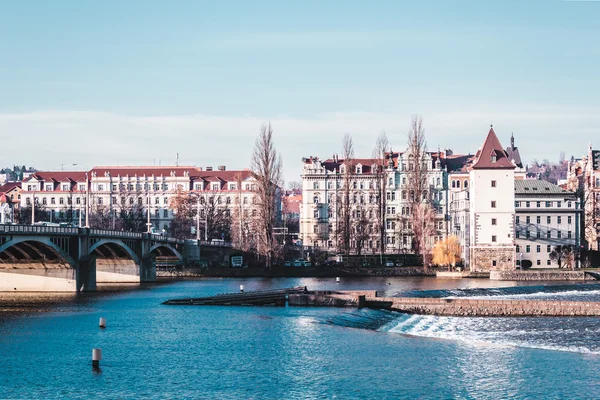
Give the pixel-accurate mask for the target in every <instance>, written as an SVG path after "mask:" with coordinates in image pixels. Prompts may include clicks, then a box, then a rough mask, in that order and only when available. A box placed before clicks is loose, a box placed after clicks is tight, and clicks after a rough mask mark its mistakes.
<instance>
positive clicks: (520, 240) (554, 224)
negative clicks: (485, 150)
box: [514, 179, 582, 268]
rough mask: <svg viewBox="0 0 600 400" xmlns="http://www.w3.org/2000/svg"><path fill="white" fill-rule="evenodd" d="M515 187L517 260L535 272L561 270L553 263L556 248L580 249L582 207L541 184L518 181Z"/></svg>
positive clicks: (566, 193)
mask: <svg viewBox="0 0 600 400" xmlns="http://www.w3.org/2000/svg"><path fill="white" fill-rule="evenodd" d="M514 186H515V209H516V216H515V239H516V245H517V246H516V252H517V260H516V265H521V264H522V262H523V261H524V260H529V261H531V263H532V267H533V268H551V267H558V265H557V264H556V262H555V261H552V260H550V252H551V251H552V250H553V248H554V247H556V246H557V245H569V246H573V247H575V248H579V247H580V245H581V238H580V232H581V213H582V210H581V207H580V204H579V199H578V198H577V196H576V195H575V193H573V192H569V191H567V190H564V189H562V188H560V187H559V186H556V185H553V184H551V183H549V182H545V181H541V180H533V179H531V180H517V181H515V183H514Z"/></svg>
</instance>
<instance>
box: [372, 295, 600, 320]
mask: <svg viewBox="0 0 600 400" xmlns="http://www.w3.org/2000/svg"><path fill="white" fill-rule="evenodd" d="M365 306H366V307H372V308H386V309H390V310H394V311H399V312H404V313H409V314H425V315H445V316H465V317H466V316H470V317H531V316H551V317H558V316H600V302H585V301H543V300H480V299H477V300H476V299H433V298H427V299H425V298H396V297H389V298H383V297H382V298H378V297H370V298H367V301H366V303H365Z"/></svg>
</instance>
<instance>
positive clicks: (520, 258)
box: [519, 253, 523, 269]
mask: <svg viewBox="0 0 600 400" xmlns="http://www.w3.org/2000/svg"><path fill="white" fill-rule="evenodd" d="M519 269H523V253H519Z"/></svg>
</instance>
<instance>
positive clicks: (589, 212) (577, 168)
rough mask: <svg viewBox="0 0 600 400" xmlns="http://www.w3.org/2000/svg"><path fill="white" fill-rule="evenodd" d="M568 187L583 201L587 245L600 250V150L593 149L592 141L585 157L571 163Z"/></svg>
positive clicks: (589, 247) (583, 220)
mask: <svg viewBox="0 0 600 400" xmlns="http://www.w3.org/2000/svg"><path fill="white" fill-rule="evenodd" d="M567 188H568V190H570V191H573V192H576V193H577V194H578V195H579V198H580V201H581V207H582V209H583V218H582V232H583V234H582V239H583V240H584V243H585V246H586V247H587V248H588V249H590V250H596V251H598V250H600V150H593V149H592V144H591V143H590V145H589V147H588V152H587V155H586V156H585V157H583V158H581V159H577V160H575V159H572V160H571V162H570V163H569V169H568V174H567Z"/></svg>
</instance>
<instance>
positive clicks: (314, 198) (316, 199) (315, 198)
mask: <svg viewBox="0 0 600 400" xmlns="http://www.w3.org/2000/svg"><path fill="white" fill-rule="evenodd" d="M318 202H319V195H318V194H317V195H315V197H313V203H315V204H317V203H318Z"/></svg>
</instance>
